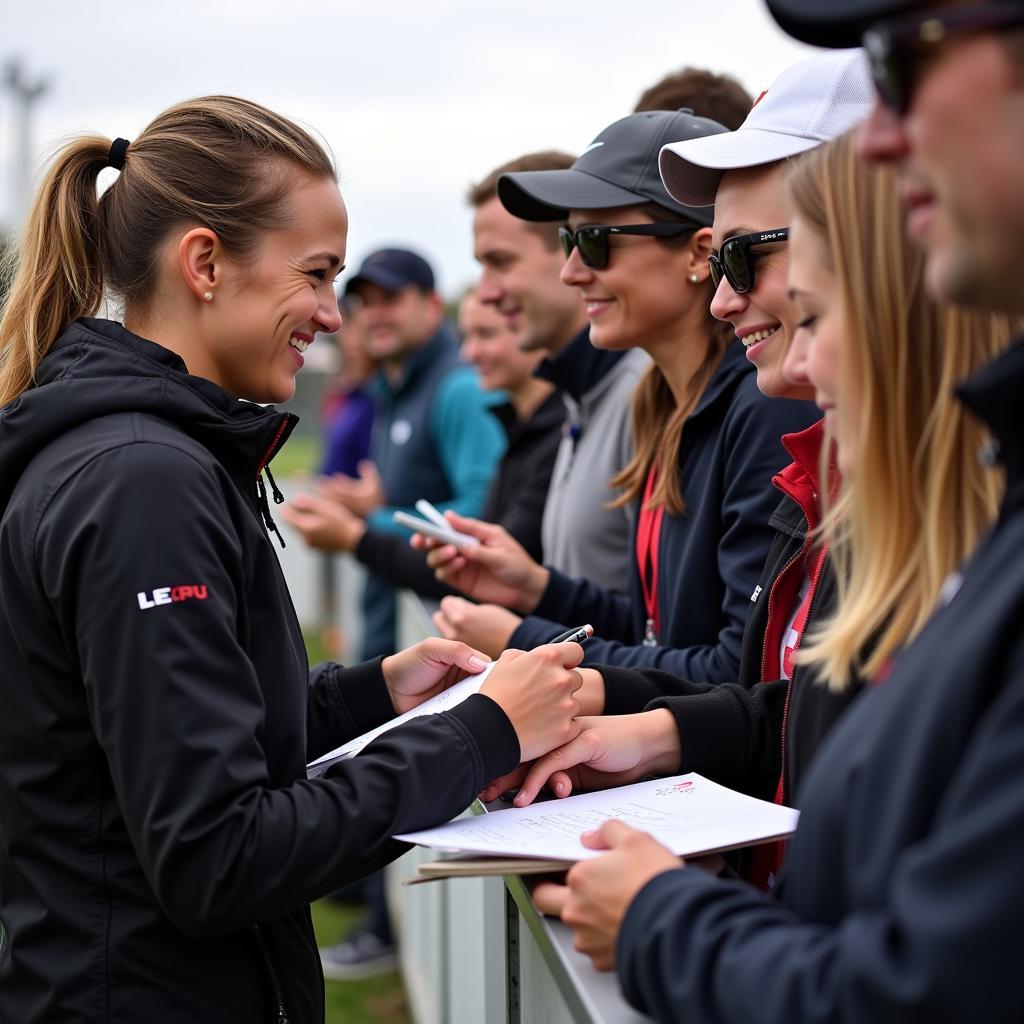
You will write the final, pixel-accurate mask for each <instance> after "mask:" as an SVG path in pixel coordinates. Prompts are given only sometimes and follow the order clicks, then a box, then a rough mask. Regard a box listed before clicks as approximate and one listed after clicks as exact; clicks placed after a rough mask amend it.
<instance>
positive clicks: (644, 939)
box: [617, 343, 1024, 1024]
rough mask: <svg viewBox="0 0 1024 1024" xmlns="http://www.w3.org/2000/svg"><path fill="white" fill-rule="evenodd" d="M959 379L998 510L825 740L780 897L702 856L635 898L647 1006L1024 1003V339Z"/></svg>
mask: <svg viewBox="0 0 1024 1024" xmlns="http://www.w3.org/2000/svg"><path fill="white" fill-rule="evenodd" d="M960 394H961V396H962V397H963V398H964V399H965V400H966V402H967V404H968V405H969V406H970V407H971V408H972V409H973V410H974V411H975V412H977V413H978V414H979V415H980V416H981V417H982V418H983V419H984V420H985V421H986V422H987V423H988V425H989V426H990V427H991V428H992V431H993V434H994V436H995V438H996V440H997V444H998V447H999V450H1000V452H1001V459H1002V462H1003V464H1004V466H1005V467H1006V472H1007V493H1006V497H1005V499H1004V502H1003V506H1002V509H1001V511H1000V516H999V520H998V522H997V524H996V526H995V528H994V529H993V530H992V532H991V534H990V535H989V536H988V538H987V539H986V540H985V541H983V542H982V544H981V546H980V548H979V550H978V552H977V553H976V554H975V556H974V557H973V558H972V559H971V560H970V561H969V562H968V563H967V565H966V567H965V568H964V570H963V572H962V574H961V575H960V577H959V579H957V578H954V579H953V580H951V585H949V586H947V587H946V588H945V591H946V602H947V603H945V605H944V606H943V607H941V608H940V609H939V610H938V611H937V612H936V614H935V616H934V617H933V618H932V621H931V622H930V623H929V624H928V625H927V626H926V627H925V629H924V630H923V631H922V632H921V633H920V634H919V636H918V637H917V638H916V639H915V640H914V641H913V643H911V644H910V645H908V646H907V647H906V648H905V649H904V650H903V651H902V652H901V653H900V654H899V655H898V656H897V657H896V659H895V660H894V662H893V668H892V672H891V674H890V675H889V677H888V678H887V679H886V680H885V682H884V683H881V684H880V685H878V686H876V687H874V688H873V689H869V690H868V691H867V692H865V693H864V695H863V696H862V697H861V698H860V700H858V701H857V703H856V704H855V705H854V706H853V707H852V708H850V709H849V710H848V711H847V712H846V713H845V714H844V715H843V717H842V718H841V719H840V721H839V722H838V723H837V724H836V726H835V728H834V729H833V730H832V732H831V733H830V734H829V736H828V739H827V740H826V741H825V743H824V745H823V746H822V748H821V749H820V750H819V752H818V755H817V757H816V758H815V760H814V762H813V764H812V765H811V768H810V771H809V774H808V775H807V778H806V779H805V782H804V784H803V786H802V787H801V789H800V791H799V792H798V793H797V805H798V807H799V808H800V813H801V817H800V826H799V828H798V830H797V833H796V835H795V836H794V838H793V840H792V842H791V844H790V851H789V858H788V861H787V863H786V865H785V867H784V869H783V874H782V878H781V881H780V883H779V885H777V886H776V888H775V890H774V894H773V895H774V898H773V897H772V896H766V895H762V894H760V893H758V892H756V891H755V890H753V889H751V888H750V887H749V886H745V885H743V884H741V883H730V882H723V881H721V880H719V879H717V878H713V877H711V876H709V875H707V874H705V873H704V872H702V871H696V870H692V869H683V870H678V871H668V872H665V873H663V874H661V875H658V876H656V877H655V878H654V879H652V880H651V881H650V882H649V883H648V884H647V885H646V886H645V887H644V888H643V889H642V890H641V891H640V893H639V894H638V895H637V897H636V899H635V900H634V901H633V903H632V905H631V906H630V909H629V910H628V912H627V914H626V918H625V920H624V922H623V927H622V931H621V933H620V935H619V941H618V944H617V958H618V966H619V971H620V974H621V979H622V986H623V989H624V992H625V994H626V997H627V999H628V1000H629V1001H630V1002H631V1003H632V1004H633V1005H634V1006H636V1007H637V1008H638V1009H640V1010H641V1011H643V1012H645V1013H648V1014H650V1015H651V1016H653V1017H654V1018H655V1019H656V1020H659V1021H673V1022H674V1021H700V1022H702V1024H725V1022H731V1024H750V1021H754V1020H760V1021H786V1022H787V1024H790V1022H792V1024H797V1022H804V1024H812V1022H822V1024H824V1022H826V1021H828V1022H860V1021H871V1022H872V1024H888V1022H905V1021H926V1022H928V1024H943V1022H947V1021H948V1022H950V1024H952V1022H958V1024H959V1022H962V1021H985V1022H986V1024H995V1022H1003V1021H1006V1022H1011V1021H1013V1022H1019V1021H1021V1020H1024V971H1021V965H1020V960H1021V948H1022V942H1021V927H1022V925H1021V922H1022V921H1024V885H1022V884H1021V865H1022V864H1024V784H1022V780H1024V631H1022V629H1021V624H1022V623H1024V558H1022V557H1021V552H1022V550H1024V403H1022V402H1021V397H1022V395H1024V343H1018V344H1017V345H1016V347H1015V348H1014V349H1012V350H1011V351H1010V352H1008V353H1006V354H1005V355H1004V356H1002V357H1001V358H1000V359H998V360H996V361H995V362H994V363H993V364H992V365H990V366H989V367H987V368H986V369H984V370H982V371H981V372H980V373H978V374H976V375H975V377H974V378H973V379H972V380H971V381H970V382H969V383H968V384H967V385H964V386H963V387H962V388H961V389H960ZM957 583H959V588H958V589H957V586H956V584H957ZM950 594H952V595H953V596H952V597H950V596H949V595H950Z"/></svg>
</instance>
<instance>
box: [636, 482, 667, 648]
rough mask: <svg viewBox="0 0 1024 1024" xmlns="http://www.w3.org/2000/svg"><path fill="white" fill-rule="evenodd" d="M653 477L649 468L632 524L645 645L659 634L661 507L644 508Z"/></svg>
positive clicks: (647, 502)
mask: <svg viewBox="0 0 1024 1024" xmlns="http://www.w3.org/2000/svg"><path fill="white" fill-rule="evenodd" d="M657 477H658V471H657V468H656V467H655V466H653V465H652V466H651V468H650V470H649V471H648V473H647V483H646V485H645V486H644V499H643V501H642V502H641V503H640V513H639V516H638V517H637V524H636V564H637V568H638V569H639V571H640V589H641V590H642V591H643V595H644V610H645V611H646V612H647V625H646V628H645V630H644V643H645V644H648V645H652V644H657V642H658V637H659V635H660V632H661V618H660V616H659V614H658V541H659V540H660V538H661V521H662V519H663V518H664V517H665V506H664V505H658V506H657V508H648V504H649V503H650V499H651V494H652V493H653V491H654V484H655V481H656V480H657Z"/></svg>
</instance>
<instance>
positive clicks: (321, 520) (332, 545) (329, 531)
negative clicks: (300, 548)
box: [281, 494, 366, 552]
mask: <svg viewBox="0 0 1024 1024" xmlns="http://www.w3.org/2000/svg"><path fill="white" fill-rule="evenodd" d="M281 518H282V519H283V520H284V521H285V522H286V523H289V524H290V525H291V526H293V527H294V528H295V529H296V530H298V532H299V533H300V534H302V539H303V540H304V541H305V542H306V543H307V544H308V545H309V546H310V547H311V548H317V549H319V550H320V551H348V552H352V551H355V549H356V548H357V547H358V546H359V541H360V540H362V538H363V534H364V533H366V523H365V522H364V521H363V520H362V519H360V518H359V516H357V515H356V514H355V513H353V512H350V511H349V510H348V509H347V508H346V507H345V506H344V505H341V504H339V503H338V502H337V501H334V500H333V499H332V498H326V497H324V496H323V495H320V494H298V495H296V496H295V497H294V498H292V499H291V501H289V502H288V503H287V504H286V505H284V506H283V507H282V509H281Z"/></svg>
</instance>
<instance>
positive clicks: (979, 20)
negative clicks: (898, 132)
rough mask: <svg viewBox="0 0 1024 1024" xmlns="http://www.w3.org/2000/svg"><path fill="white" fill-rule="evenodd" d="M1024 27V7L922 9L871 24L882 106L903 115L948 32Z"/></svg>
mask: <svg viewBox="0 0 1024 1024" xmlns="http://www.w3.org/2000/svg"><path fill="white" fill-rule="evenodd" d="M1021 24H1024V4H1020V3H1004V4H999V5H992V6H989V7H961V8H954V9H952V10H937V11H924V12H922V13H920V14H915V15H913V16H912V17H907V18H896V19H893V20H892V21H883V22H881V23H880V24H878V25H873V26H872V27H871V28H869V29H868V30H867V31H866V32H865V33H864V49H865V50H867V54H868V59H869V60H870V62H871V77H872V78H873V79H874V82H875V88H876V89H877V90H878V95H879V97H880V98H881V100H882V102H883V103H884V104H885V105H886V106H887V107H889V109H890V110H892V111H894V112H895V113H897V114H905V113H906V112H907V109H908V108H909V107H910V98H911V96H912V95H913V91H914V86H915V85H916V84H917V80H918V78H919V77H920V73H921V71H922V69H923V67H924V65H925V64H926V63H927V61H928V59H929V57H930V56H932V55H933V54H934V52H935V47H936V46H938V45H939V44H940V43H942V42H943V41H944V40H945V39H946V38H947V37H948V36H949V35H950V34H952V33H959V32H998V31H1001V30H1003V29H1008V28H1012V27H1014V26H1015V25H1021Z"/></svg>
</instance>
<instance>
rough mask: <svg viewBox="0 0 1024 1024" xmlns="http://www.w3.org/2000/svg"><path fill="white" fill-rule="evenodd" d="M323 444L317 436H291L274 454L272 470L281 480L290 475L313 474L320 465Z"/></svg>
mask: <svg viewBox="0 0 1024 1024" xmlns="http://www.w3.org/2000/svg"><path fill="white" fill-rule="evenodd" d="M320 452H321V445H320V439H319V438H317V437H301V436H300V437H294V436H293V437H290V438H288V442H287V444H285V446H284V447H283V448H282V449H281V450H280V451H279V452H278V453H277V455H275V456H274V461H273V462H272V463H271V464H270V471H271V472H272V473H273V474H274V476H275V477H277V479H279V480H287V479H288V477H290V476H312V475H313V474H314V473H315V472H316V470H317V467H318V466H319V465H320Z"/></svg>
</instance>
